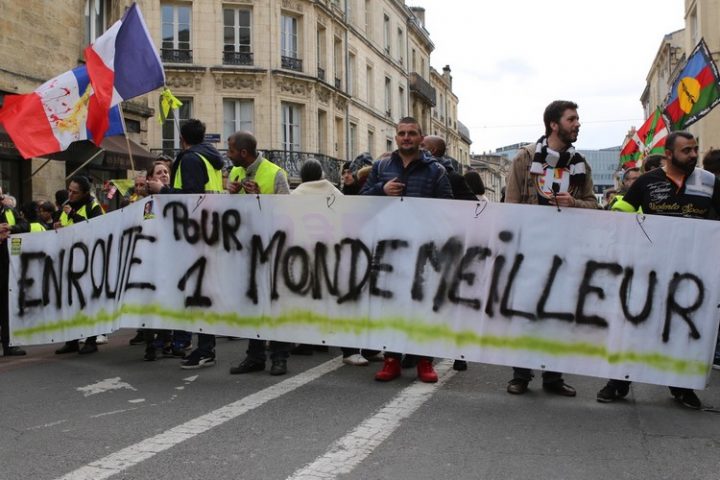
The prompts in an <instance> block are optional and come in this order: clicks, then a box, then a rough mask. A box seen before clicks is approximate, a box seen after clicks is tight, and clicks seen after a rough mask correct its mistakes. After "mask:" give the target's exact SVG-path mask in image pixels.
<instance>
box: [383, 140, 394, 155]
mask: <svg viewBox="0 0 720 480" xmlns="http://www.w3.org/2000/svg"><path fill="white" fill-rule="evenodd" d="M385 151H386V152H392V151H393V141H392V139H391V138H386V139H385Z"/></svg>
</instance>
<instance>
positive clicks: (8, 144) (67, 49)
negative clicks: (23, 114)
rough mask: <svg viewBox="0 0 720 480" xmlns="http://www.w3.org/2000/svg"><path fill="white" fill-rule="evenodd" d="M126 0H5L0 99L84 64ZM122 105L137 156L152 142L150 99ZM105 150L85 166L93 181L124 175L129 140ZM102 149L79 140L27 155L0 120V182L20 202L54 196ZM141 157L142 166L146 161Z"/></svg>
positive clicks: (1, 6) (0, 10) (1, 0)
mask: <svg viewBox="0 0 720 480" xmlns="http://www.w3.org/2000/svg"><path fill="white" fill-rule="evenodd" d="M129 3H130V2H116V1H109V0H65V1H63V2H48V1H44V0H25V1H23V2H18V1H14V0H0V102H1V101H2V99H3V98H4V96H5V95H7V94H23V93H30V92H32V91H33V90H35V89H36V88H37V87H39V86H40V85H41V84H43V83H44V82H46V81H47V80H49V79H51V78H53V77H56V76H58V75H60V74H62V73H64V72H66V71H68V70H71V69H73V68H75V67H77V66H78V65H82V64H83V63H84V57H83V50H84V48H85V46H86V45H87V44H88V43H89V42H90V41H91V40H93V39H94V38H96V37H97V36H99V35H101V34H102V33H103V32H104V31H105V29H106V28H107V26H108V25H110V24H112V23H113V22H114V21H115V20H116V19H118V18H120V16H121V15H122V12H123V11H124V8H125V6H126V5H125V4H128V5H129ZM123 107H124V117H125V123H126V128H127V131H128V137H129V138H130V139H131V140H132V142H131V144H130V145H131V150H132V151H134V152H135V154H136V156H137V155H138V154H139V155H141V156H142V155H144V154H146V155H149V152H147V151H144V150H143V149H142V148H141V147H140V146H139V145H143V146H145V147H147V146H148V143H147V142H148V138H147V125H148V121H147V119H148V117H150V116H152V113H153V112H152V109H150V108H148V106H147V99H144V98H141V99H136V100H133V101H131V102H125V103H124V104H123ZM103 148H104V149H105V152H103V153H101V154H99V155H97V156H96V157H95V160H94V161H93V162H91V164H89V165H88V166H85V167H84V168H82V169H81V172H82V173H85V174H87V175H88V176H90V178H91V179H92V180H93V183H94V185H95V186H102V183H103V182H104V181H105V180H108V179H110V178H125V177H126V176H127V175H128V172H127V170H128V169H130V166H131V162H130V158H129V155H128V148H127V144H125V143H124V141H123V142H118V141H108V142H107V143H104V144H103ZM98 151H99V150H98V149H97V148H95V147H93V146H92V145H91V144H90V143H89V142H82V144H80V143H79V142H78V143H77V144H74V145H73V146H72V147H71V148H70V149H69V150H68V151H66V152H64V153H60V154H53V155H48V158H33V159H30V160H23V159H22V158H21V157H20V154H19V153H18V151H17V150H16V149H15V146H14V144H13V142H12V140H11V139H10V137H9V135H8V134H7V133H6V132H5V130H4V129H3V128H2V126H0V185H2V187H3V189H4V190H5V191H6V192H10V193H11V194H13V195H15V196H16V197H18V198H19V199H20V201H21V202H22V201H27V200H30V199H39V200H51V199H53V197H54V193H55V191H56V190H58V189H61V188H64V187H65V178H66V176H67V175H68V174H70V173H72V172H73V171H75V170H76V169H77V168H79V167H80V166H81V165H82V163H83V162H84V161H85V160H87V159H88V158H90V157H91V156H93V155H95V154H96V153H98ZM137 159H138V165H136V167H139V164H140V163H141V162H140V160H141V159H140V158H139V157H138V158H137ZM146 159H147V157H146ZM33 173H35V175H32V174H33Z"/></svg>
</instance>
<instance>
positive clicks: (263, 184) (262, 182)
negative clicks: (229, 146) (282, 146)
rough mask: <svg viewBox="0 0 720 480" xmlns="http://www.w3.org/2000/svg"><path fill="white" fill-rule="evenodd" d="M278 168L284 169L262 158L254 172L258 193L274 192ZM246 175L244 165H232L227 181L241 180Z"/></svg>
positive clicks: (241, 191)
mask: <svg viewBox="0 0 720 480" xmlns="http://www.w3.org/2000/svg"><path fill="white" fill-rule="evenodd" d="M278 170H282V171H283V172H284V170H283V169H282V168H280V167H278V166H277V165H275V164H274V163H273V162H271V161H270V160H268V159H266V158H263V159H261V161H260V165H258V168H257V171H256V172H255V178H254V179H253V180H255V183H257V184H258V187H260V193H263V194H267V193H275V177H276V176H277V172H278ZM246 175H247V172H245V168H244V167H233V168H232V170H230V175H229V176H228V181H230V182H241V181H242V180H243V179H244V178H245V177H246ZM240 193H245V190H240Z"/></svg>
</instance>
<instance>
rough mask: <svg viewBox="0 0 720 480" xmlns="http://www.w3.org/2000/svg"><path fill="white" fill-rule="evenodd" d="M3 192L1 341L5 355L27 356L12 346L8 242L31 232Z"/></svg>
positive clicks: (0, 193)
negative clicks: (13, 237) (7, 203)
mask: <svg viewBox="0 0 720 480" xmlns="http://www.w3.org/2000/svg"><path fill="white" fill-rule="evenodd" d="M3 197H4V195H3V191H2V188H0V341H1V342H2V349H3V355H4V356H6V357H9V356H18V355H25V350H22V349H21V348H19V347H11V346H10V310H9V305H8V304H9V301H8V274H9V272H10V257H9V256H8V250H7V245H6V244H5V242H6V241H7V238H8V236H9V235H10V234H11V233H23V232H27V231H29V229H28V225H27V222H26V221H25V220H24V219H22V218H21V217H20V215H18V213H17V212H16V211H15V210H14V209H12V208H10V207H7V206H5V205H4V204H3V202H2V200H3Z"/></svg>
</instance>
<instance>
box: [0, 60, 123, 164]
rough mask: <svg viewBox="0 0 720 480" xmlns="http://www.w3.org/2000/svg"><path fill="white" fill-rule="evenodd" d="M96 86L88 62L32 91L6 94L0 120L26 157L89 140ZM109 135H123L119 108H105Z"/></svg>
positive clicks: (62, 148)
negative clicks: (89, 122)
mask: <svg viewBox="0 0 720 480" xmlns="http://www.w3.org/2000/svg"><path fill="white" fill-rule="evenodd" d="M93 97H94V95H93V89H92V87H91V86H90V78H89V77H88V72H87V69H86V68H85V66H81V67H77V68H75V69H73V70H70V71H69V72H65V73H63V74H62V75H59V76H57V77H55V78H53V79H51V80H48V81H47V82H45V83H44V84H42V85H41V86H40V87H38V88H37V90H35V91H34V92H33V93H28V94H25V95H6V96H5V99H4V103H3V108H2V109H1V110H0V123H2V124H3V126H4V127H5V130H6V131H7V132H8V135H10V138H11V139H12V141H13V143H14V144H15V147H16V148H17V149H18V151H19V152H20V154H21V155H22V156H23V157H24V158H32V157H38V156H41V155H46V154H48V153H54V152H59V151H62V150H65V149H67V148H68V146H69V145H70V144H71V143H72V142H75V141H78V140H88V139H89V138H90V137H91V135H90V131H89V130H88V125H87V119H88V116H89V112H88V110H89V109H90V108H91V107H89V105H90V103H91V102H92V98H93ZM105 121H106V122H107V124H108V130H107V133H106V135H107V136H111V135H123V134H124V131H123V126H122V121H121V119H120V112H119V108H118V107H115V108H112V109H111V110H110V111H109V112H108V111H105Z"/></svg>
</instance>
